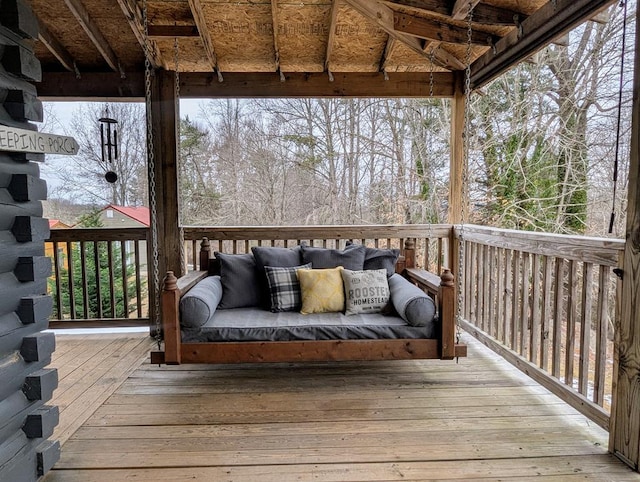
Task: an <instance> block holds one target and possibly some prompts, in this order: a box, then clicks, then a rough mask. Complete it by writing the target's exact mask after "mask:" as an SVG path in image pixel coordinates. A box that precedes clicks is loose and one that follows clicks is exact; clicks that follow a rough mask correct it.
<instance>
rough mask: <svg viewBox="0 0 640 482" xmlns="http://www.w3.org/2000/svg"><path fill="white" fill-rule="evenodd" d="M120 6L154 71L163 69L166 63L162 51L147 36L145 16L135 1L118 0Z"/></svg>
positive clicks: (148, 26)
mask: <svg viewBox="0 0 640 482" xmlns="http://www.w3.org/2000/svg"><path fill="white" fill-rule="evenodd" d="M118 5H120V9H121V10H122V13H124V16H125V17H126V19H127V22H129V26H130V27H131V30H132V31H133V35H135V37H136V39H137V40H138V43H139V44H140V46H141V47H142V48H143V49H144V51H146V52H147V55H148V57H149V62H151V66H152V67H153V68H154V69H157V68H158V67H162V66H163V65H164V62H163V60H162V54H161V53H160V49H159V48H158V45H157V44H156V43H155V42H154V41H153V40H151V39H149V38H148V36H147V35H146V33H145V31H144V18H143V14H142V12H141V11H140V9H139V8H138V5H137V4H136V2H135V0H118ZM147 28H148V29H150V28H151V26H150V25H147Z"/></svg>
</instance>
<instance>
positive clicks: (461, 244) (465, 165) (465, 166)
mask: <svg viewBox="0 0 640 482" xmlns="http://www.w3.org/2000/svg"><path fill="white" fill-rule="evenodd" d="M472 20H473V2H472V1H471V0H470V1H469V13H468V14H467V50H466V58H465V63H466V68H465V73H464V125H463V126H462V140H463V151H464V152H463V156H462V204H461V206H460V231H459V236H458V282H457V287H458V293H457V298H458V300H457V301H458V302H457V316H456V321H457V322H456V338H457V342H459V341H460V335H461V330H460V321H462V319H463V316H464V314H463V309H462V303H463V300H464V296H463V290H462V281H463V272H464V258H465V255H466V249H465V239H464V223H465V222H466V209H465V205H466V203H467V199H468V197H469V191H468V184H469V178H468V177H469V172H468V171H469V151H470V144H471V142H470V139H469V137H470V136H469V131H470V130H471V125H470V122H471V120H470V107H471V101H470V99H471V40H472V38H473V29H472Z"/></svg>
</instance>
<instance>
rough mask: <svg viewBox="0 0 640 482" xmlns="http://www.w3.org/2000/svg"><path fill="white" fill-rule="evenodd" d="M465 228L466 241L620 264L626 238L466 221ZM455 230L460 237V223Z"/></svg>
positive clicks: (566, 257) (575, 259)
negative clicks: (488, 225) (518, 228)
mask: <svg viewBox="0 0 640 482" xmlns="http://www.w3.org/2000/svg"><path fill="white" fill-rule="evenodd" d="M462 231H463V237H464V239H465V241H471V242H474V243H478V244H484V245H487V246H495V247H498V248H505V249H515V250H518V251H524V252H528V253H532V254H541V255H544V256H554V257H558V258H563V259H566V260H573V261H581V262H585V263H594V264H600V265H604V266H612V267H615V266H618V262H619V255H620V253H621V252H622V251H624V241H623V240H621V239H611V238H592V237H586V236H573V235H565V234H550V233H535V232H530V231H516V230H513V229H501V228H491V227H485V226H477V225H465V226H464V227H463V228H462ZM454 233H455V234H454V236H455V237H456V238H459V237H460V226H456V227H455V228H454Z"/></svg>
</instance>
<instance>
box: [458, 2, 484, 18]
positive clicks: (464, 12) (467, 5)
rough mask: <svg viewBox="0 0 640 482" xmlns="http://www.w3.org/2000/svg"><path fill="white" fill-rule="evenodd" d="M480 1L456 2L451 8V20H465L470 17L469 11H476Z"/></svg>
mask: <svg viewBox="0 0 640 482" xmlns="http://www.w3.org/2000/svg"><path fill="white" fill-rule="evenodd" d="M479 3H480V0H455V2H453V7H452V8H451V18H452V19H454V20H464V19H466V18H467V16H468V15H469V11H471V10H473V9H475V7H476V5H478V4H479Z"/></svg>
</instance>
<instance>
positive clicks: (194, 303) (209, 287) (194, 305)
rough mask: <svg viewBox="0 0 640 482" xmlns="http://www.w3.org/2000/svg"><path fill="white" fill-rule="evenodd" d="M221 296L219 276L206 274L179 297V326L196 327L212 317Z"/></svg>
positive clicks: (185, 327)
mask: <svg viewBox="0 0 640 482" xmlns="http://www.w3.org/2000/svg"><path fill="white" fill-rule="evenodd" d="M221 298H222V284H221V283H220V276H207V277H206V278H205V279H203V280H201V281H199V282H198V283H197V284H196V285H195V286H194V287H193V288H191V289H190V290H189V291H187V293H186V294H185V295H184V296H183V297H182V298H181V299H180V326H181V327H182V328H184V329H187V330H188V329H196V328H200V327H201V326H202V325H204V324H205V323H207V322H208V321H210V320H211V318H213V314H214V313H215V312H216V308H217V307H218V303H220V299H221Z"/></svg>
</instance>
